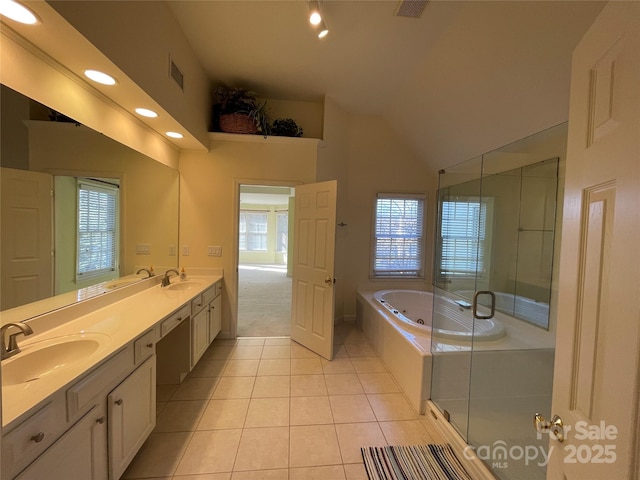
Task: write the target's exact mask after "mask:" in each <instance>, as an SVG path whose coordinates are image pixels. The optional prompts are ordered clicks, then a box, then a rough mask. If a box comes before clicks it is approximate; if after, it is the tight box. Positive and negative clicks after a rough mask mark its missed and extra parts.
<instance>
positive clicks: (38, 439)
mask: <svg viewBox="0 0 640 480" xmlns="http://www.w3.org/2000/svg"><path fill="white" fill-rule="evenodd" d="M31 440H33V441H34V442H36V443H40V442H41V441H42V440H44V432H38V434H37V435H34V436H33V437H31Z"/></svg>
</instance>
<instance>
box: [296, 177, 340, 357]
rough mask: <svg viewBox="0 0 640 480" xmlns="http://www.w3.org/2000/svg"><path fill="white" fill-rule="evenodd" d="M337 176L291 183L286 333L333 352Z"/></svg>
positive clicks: (324, 352)
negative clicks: (292, 209)
mask: <svg viewBox="0 0 640 480" xmlns="http://www.w3.org/2000/svg"><path fill="white" fill-rule="evenodd" d="M337 189H338V182H337V181H335V180H332V181H329V182H321V183H313V184H308V185H301V186H297V187H296V197H295V198H296V201H295V213H294V242H293V284H292V298H291V339H292V340H294V341H296V342H298V343H300V344H302V345H304V346H305V347H307V348H308V349H310V350H312V351H314V352H316V353H317V354H319V355H321V356H323V357H324V358H326V359H327V360H331V359H332V358H333V316H334V292H333V284H334V282H335V279H334V277H333V274H334V252H335V237H336V196H337Z"/></svg>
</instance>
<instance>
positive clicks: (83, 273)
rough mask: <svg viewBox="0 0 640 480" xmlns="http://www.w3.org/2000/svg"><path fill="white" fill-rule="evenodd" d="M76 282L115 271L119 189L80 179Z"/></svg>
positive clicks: (116, 268)
mask: <svg viewBox="0 0 640 480" xmlns="http://www.w3.org/2000/svg"><path fill="white" fill-rule="evenodd" d="M77 185H78V217H77V218H78V230H77V232H78V233H77V241H78V243H77V244H78V248H77V267H76V280H77V281H82V280H85V279H87V278H90V277H94V278H95V277H101V276H104V275H110V274H111V273H115V272H117V270H118V250H119V249H118V238H119V231H118V217H119V212H118V206H119V191H118V190H119V187H118V185H116V184H114V183H111V182H109V181H106V180H99V179H87V178H79V179H78V181H77Z"/></svg>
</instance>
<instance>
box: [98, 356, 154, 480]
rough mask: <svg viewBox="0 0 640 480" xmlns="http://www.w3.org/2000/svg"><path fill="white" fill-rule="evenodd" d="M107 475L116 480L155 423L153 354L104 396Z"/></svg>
mask: <svg viewBox="0 0 640 480" xmlns="http://www.w3.org/2000/svg"><path fill="white" fill-rule="evenodd" d="M107 408H108V416H109V422H108V428H109V478H110V479H111V480H117V479H119V478H120V476H121V475H122V474H123V473H124V471H125V469H126V468H127V466H129V463H130V462H131V460H133V457H134V456H135V455H136V453H138V450H139V449H140V447H141V446H142V444H143V443H144V442H145V440H146V439H147V437H148V436H149V434H150V433H151V431H152V430H153V429H154V427H155V426H156V358H155V356H152V357H151V358H149V359H147V360H146V361H145V362H144V363H143V364H142V365H141V366H140V367H138V368H137V369H136V370H135V371H134V372H133V373H132V374H131V375H129V376H128V377H127V378H126V380H124V381H123V382H122V383H121V384H120V385H118V386H117V387H116V388H115V389H114V390H113V391H112V392H111V393H110V394H109V395H108V397H107Z"/></svg>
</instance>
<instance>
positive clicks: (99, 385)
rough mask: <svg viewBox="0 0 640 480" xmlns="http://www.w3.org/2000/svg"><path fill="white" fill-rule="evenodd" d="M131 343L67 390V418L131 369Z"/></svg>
mask: <svg viewBox="0 0 640 480" xmlns="http://www.w3.org/2000/svg"><path fill="white" fill-rule="evenodd" d="M132 350H133V349H132V347H131V344H129V346H128V347H127V348H125V349H124V350H121V351H120V352H118V353H116V354H115V355H114V356H113V357H111V358H110V359H109V360H107V362H106V363H103V364H102V365H101V366H100V367H98V368H97V369H96V370H94V371H93V372H92V373H90V374H89V375H87V376H86V377H84V378H83V379H82V380H80V381H79V382H78V383H76V384H75V385H73V386H72V387H71V388H69V389H68V390H67V415H68V417H69V420H71V418H73V416H74V415H76V414H77V413H78V412H79V411H81V410H82V409H83V408H85V407H87V406H88V405H89V403H90V402H91V401H92V400H93V399H94V398H95V397H96V396H97V395H99V394H100V393H102V392H104V391H105V389H107V388H110V387H113V386H114V385H116V384H117V383H118V382H119V381H120V380H121V379H122V378H124V377H125V376H126V375H127V374H128V373H129V372H130V371H131V370H132V369H133V354H132Z"/></svg>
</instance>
